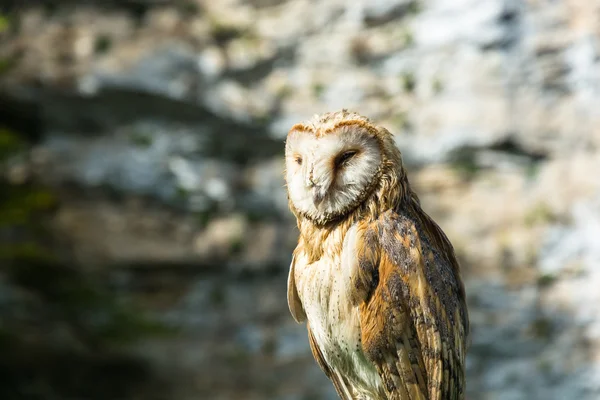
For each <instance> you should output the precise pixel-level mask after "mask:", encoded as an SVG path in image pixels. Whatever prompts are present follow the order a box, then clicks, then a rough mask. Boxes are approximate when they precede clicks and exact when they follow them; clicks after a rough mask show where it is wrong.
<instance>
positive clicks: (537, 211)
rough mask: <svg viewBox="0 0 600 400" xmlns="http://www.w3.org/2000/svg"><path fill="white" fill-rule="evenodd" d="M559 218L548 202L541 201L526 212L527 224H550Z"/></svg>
mask: <svg viewBox="0 0 600 400" xmlns="http://www.w3.org/2000/svg"><path fill="white" fill-rule="evenodd" d="M556 220H557V217H556V215H555V214H554V213H553V212H552V210H551V209H550V207H549V206H548V204H546V203H544V202H540V203H538V204H536V205H535V206H534V207H533V208H531V209H530V210H529V212H527V214H525V225H526V226H534V225H539V224H548V223H552V222H555V221H556Z"/></svg>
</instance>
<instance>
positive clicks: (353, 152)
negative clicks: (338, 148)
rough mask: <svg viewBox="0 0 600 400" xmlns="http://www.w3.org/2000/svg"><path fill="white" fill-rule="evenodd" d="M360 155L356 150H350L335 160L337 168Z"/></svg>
mask: <svg viewBox="0 0 600 400" xmlns="http://www.w3.org/2000/svg"><path fill="white" fill-rule="evenodd" d="M356 153H358V151H356V150H348V151H345V152H343V153H342V154H340V155H339V156H338V157H337V159H336V160H335V164H336V165H337V166H342V165H344V164H346V163H347V162H348V161H349V160H350V159H351V158H352V157H354V156H355V155H356Z"/></svg>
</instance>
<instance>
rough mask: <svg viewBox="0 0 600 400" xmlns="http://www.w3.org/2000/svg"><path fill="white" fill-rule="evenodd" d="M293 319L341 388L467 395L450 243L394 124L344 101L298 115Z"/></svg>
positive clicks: (291, 178) (293, 160)
mask: <svg viewBox="0 0 600 400" xmlns="http://www.w3.org/2000/svg"><path fill="white" fill-rule="evenodd" d="M285 162H286V171H285V180H286V186H287V193H288V200H289V207H290V210H291V212H292V213H293V214H294V215H295V217H296V220H297V224H298V228H299V231H300V235H299V239H298V245H297V247H296V249H295V250H294V252H293V255H292V262H291V265H290V270H289V277H288V288H287V289H288V299H287V300H288V305H289V308H290V312H291V314H292V316H293V318H294V319H295V320H296V321H297V322H298V323H301V322H304V321H306V327H307V330H308V341H309V344H310V348H311V351H312V353H313V356H314V358H315V359H316V361H317V363H318V364H319V366H320V367H321V369H322V370H323V371H324V372H325V374H326V375H327V377H329V379H330V380H331V381H332V382H333V385H334V387H335V389H336V391H337V393H338V395H339V396H340V398H341V399H344V400H350V399H377V400H383V399H390V400H391V399H394V400H396V399H397V400H400V399H403V400H404V399H412V400H415V399H428V400H434V399H436V400H438V399H439V400H449V399H464V393H465V354H466V343H467V337H468V331H469V320H468V314H467V308H466V302H465V291H464V286H463V283H462V281H461V277H460V272H459V266H458V262H457V260H456V257H455V254H454V250H453V247H452V245H451V243H450V241H449V240H448V238H447V237H446V235H445V234H444V233H443V232H442V230H441V229H440V227H439V226H438V225H437V224H436V223H435V222H434V221H433V220H432V219H431V218H430V217H429V216H428V215H427V214H426V213H425V212H424V211H423V210H422V209H421V206H420V203H419V199H418V197H417V195H416V194H415V192H413V191H412V189H411V187H410V184H409V182H408V179H407V175H406V171H405V169H404V167H403V165H402V158H401V153H400V150H399V149H398V148H397V147H396V145H395V143H394V140H393V136H392V134H391V133H390V132H389V131H388V130H386V129H385V128H382V127H378V126H375V125H374V124H372V123H371V122H370V120H369V119H368V118H366V117H364V116H361V115H359V114H356V113H353V112H349V111H347V110H342V111H338V112H333V113H327V114H323V115H320V116H315V117H314V118H313V119H312V120H310V121H308V122H305V123H299V124H296V125H295V126H293V127H292V128H291V129H290V131H289V132H288V135H287V139H286V144H285Z"/></svg>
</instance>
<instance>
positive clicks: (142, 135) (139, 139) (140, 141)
mask: <svg viewBox="0 0 600 400" xmlns="http://www.w3.org/2000/svg"><path fill="white" fill-rule="evenodd" d="M129 141H130V142H131V143H132V144H134V145H135V146H137V147H139V148H142V149H145V148H148V147H150V146H152V143H153V140H152V136H151V135H150V134H149V133H147V132H142V131H138V130H135V131H133V132H131V134H130V135H129Z"/></svg>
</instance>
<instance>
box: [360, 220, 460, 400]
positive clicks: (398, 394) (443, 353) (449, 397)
mask: <svg viewBox="0 0 600 400" xmlns="http://www.w3.org/2000/svg"><path fill="white" fill-rule="evenodd" d="M421 213H422V211H421ZM419 214H420V213H419ZM357 257H358V265H359V273H358V274H357V275H356V276H357V278H356V282H354V284H355V286H356V287H357V288H363V292H364V293H367V295H366V296H365V297H364V298H363V299H359V304H358V305H359V307H360V310H361V312H360V315H361V316H360V319H361V335H362V342H363V349H364V351H365V353H366V354H367V357H369V359H370V360H371V361H372V362H373V363H374V364H375V366H376V368H377V370H378V372H379V375H380V376H381V378H382V381H383V384H384V386H385V390H386V393H387V395H388V397H389V399H412V400H415V399H427V400H453V399H456V400H459V399H463V398H464V391H465V381H464V380H465V378H464V366H465V353H466V348H465V344H466V332H467V331H468V316H467V310H466V305H465V300H464V288H463V286H462V283H461V281H460V278H459V275H458V263H457V262H456V259H455V256H454V251H453V249H452V246H451V245H450V242H449V241H448V239H447V238H446V236H445V235H444V234H443V232H442V231H441V229H440V228H439V227H438V226H437V225H436V224H435V223H434V222H433V220H431V219H430V218H429V217H428V216H427V215H426V214H424V213H423V214H422V215H414V214H413V215H412V216H411V215H399V214H397V213H395V212H392V211H390V212H388V213H386V214H384V215H382V216H381V217H380V218H379V219H378V220H377V221H376V222H375V223H373V224H372V225H371V226H370V227H369V229H367V230H366V232H365V233H364V240H362V241H361V246H358V248H357ZM364 289H367V290H364Z"/></svg>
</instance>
